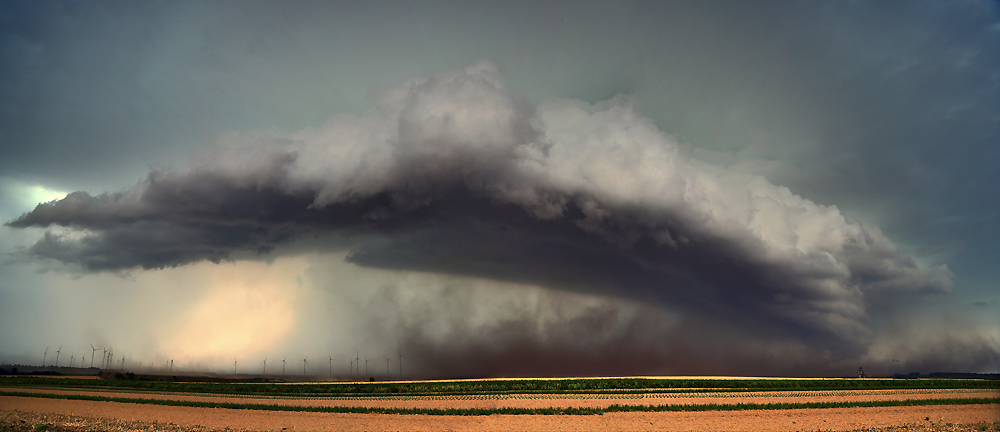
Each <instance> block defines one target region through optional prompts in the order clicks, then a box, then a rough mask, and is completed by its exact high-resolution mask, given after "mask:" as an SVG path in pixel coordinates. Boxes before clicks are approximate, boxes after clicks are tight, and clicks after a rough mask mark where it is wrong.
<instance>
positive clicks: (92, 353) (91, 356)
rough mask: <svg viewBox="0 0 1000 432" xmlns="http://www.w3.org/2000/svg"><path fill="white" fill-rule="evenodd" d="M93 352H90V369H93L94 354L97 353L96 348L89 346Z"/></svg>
mask: <svg viewBox="0 0 1000 432" xmlns="http://www.w3.org/2000/svg"><path fill="white" fill-rule="evenodd" d="M90 347H91V348H93V351H91V352H90V367H94V354H95V353H96V352H97V348H94V344H90Z"/></svg>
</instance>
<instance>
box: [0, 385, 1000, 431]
mask: <svg viewBox="0 0 1000 432" xmlns="http://www.w3.org/2000/svg"><path fill="white" fill-rule="evenodd" d="M0 390H7V391H20V392H37V393H46V394H63V395H68V394H73V395H99V396H105V397H127V398H134V399H158V400H181V401H203V402H236V403H246V404H277V405H294V406H351V407H390V408H439V409H444V408H499V407H521V408H544V407H607V406H609V405H612V404H618V405H674V404H686V405H691V404H696V405H701V404H711V403H717V404H733V403H777V402H793V403H797V402H829V401H879V400H906V399H911V400H913V399H944V398H979V397H987V398H991V397H992V398H995V397H998V396H1000V395H998V393H997V392H996V391H988V390H987V391H984V390H937V389H935V390H930V389H911V390H853V391H848V390H842V391H798V392H755V393H739V392H731V393H730V392H726V393H708V392H705V393H685V394H657V393H641V394H596V393H595V394H559V395H539V394H530V395H462V396H405V397H331V398H317V397H312V398H293V397H247V396H232V395H204V394H179V393H176V394H170V393H162V392H160V393H151V392H137V391H130V392H108V391H91V390H62V389H60V390H49V389H0ZM12 410H21V411H23V412H21V413H20V414H21V415H28V414H31V413H36V414H35V415H69V416H76V417H71V418H70V420H68V421H66V422H64V423H65V424H71V425H76V426H64V427H62V430H80V431H82V430H110V429H108V427H107V426H104V427H103V429H102V428H101V427H98V428H97V429H86V427H85V426H82V425H85V424H86V423H87V422H88V421H89V422H91V423H94V424H99V423H100V422H102V421H105V422H106V421H107V419H115V420H117V421H120V422H125V423H129V422H133V423H134V422H149V423H148V425H147V426H142V427H137V426H139V424H138V423H136V424H135V425H133V426H131V427H127V428H126V429H129V430H139V429H144V430H149V429H150V427H152V430H176V429H170V428H180V429H182V430H205V428H208V429H226V428H228V429H230V430H253V431H263V430H296V431H302V430H315V431H342V430H343V431H347V430H455V431H459V430H461V431H473V430H498V431H507V430H672V431H716V430H732V431H744V430H745V431H762V430H773V431H800V430H858V429H862V428H884V427H889V426H907V427H914V428H916V427H931V426H935V427H937V428H939V429H937V430H955V429H947V428H953V427H954V426H953V425H968V426H967V429H966V430H979V429H981V428H983V427H993V428H995V424H996V422H1000V405H997V404H992V405H937V406H933V405H932V406H912V407H869V408H826V409H791V410H744V411H706V412H623V413H617V412H616V413H605V414H603V415H486V416H444V415H398V414H340V413H314V412H280V411H257V410H237V409H220V408H195V407H183V406H160V405H148V404H133V403H118V402H103V401H85V400H63V399H40V398H33V397H16V396H3V397H0V411H3V412H4V413H5V415H8V416H9V415H13V414H12V413H13V411H12ZM102 419H104V420H102ZM33 421H36V420H33ZM152 422H157V423H155V424H154V423H152ZM980 422H987V426H984V424H981V423H980ZM125 423H123V424H125ZM989 423H993V424H994V425H993V426H988V424H989ZM25 424H26V423H25ZM949 424H951V425H949ZM53 425H55V424H53ZM73 427H76V428H77V429H73ZM157 428H159V429H157ZM123 430H125V429H123ZM959 430H961V429H959Z"/></svg>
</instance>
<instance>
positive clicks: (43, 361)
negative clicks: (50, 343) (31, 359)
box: [35, 347, 49, 367]
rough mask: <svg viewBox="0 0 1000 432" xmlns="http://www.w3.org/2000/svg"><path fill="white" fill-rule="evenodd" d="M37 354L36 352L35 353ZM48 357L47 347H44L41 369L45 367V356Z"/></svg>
mask: <svg viewBox="0 0 1000 432" xmlns="http://www.w3.org/2000/svg"><path fill="white" fill-rule="evenodd" d="M35 352H38V351H35ZM47 355H49V347H45V353H44V354H42V367H45V356H47Z"/></svg>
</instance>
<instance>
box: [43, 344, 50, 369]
mask: <svg viewBox="0 0 1000 432" xmlns="http://www.w3.org/2000/svg"><path fill="white" fill-rule="evenodd" d="M47 355H49V347H45V353H44V354H42V367H45V356H47Z"/></svg>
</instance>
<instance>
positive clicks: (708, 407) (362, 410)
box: [0, 391, 1000, 416]
mask: <svg viewBox="0 0 1000 432" xmlns="http://www.w3.org/2000/svg"><path fill="white" fill-rule="evenodd" d="M0 396H21V397H33V398H46V399H70V400H88V401H99V402H120V403H133V404H149V405H169V406H186V407H197V408H227V409H244V410H262V411H297V412H330V413H352V414H409V415H443V416H484V415H497V414H509V415H595V414H596V415H600V414H604V413H608V412H633V411H639V412H659V411H742V410H788V409H807V408H854V407H889V406H923V405H979V404H1000V398H964V399H916V400H914V399H908V400H892V401H859V402H801V403H765V404H759V403H738V404H699V405H617V404H616V405H611V406H608V407H604V408H586V407H584V408H577V407H560V408H554V407H549V408H445V409H437V408H376V407H345V406H333V407H317V406H294V405H270V404H241V403H229V402H199V401H178V400H161V399H138V398H123V397H106V396H88V395H58V394H49V393H25V392H6V391H0Z"/></svg>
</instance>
